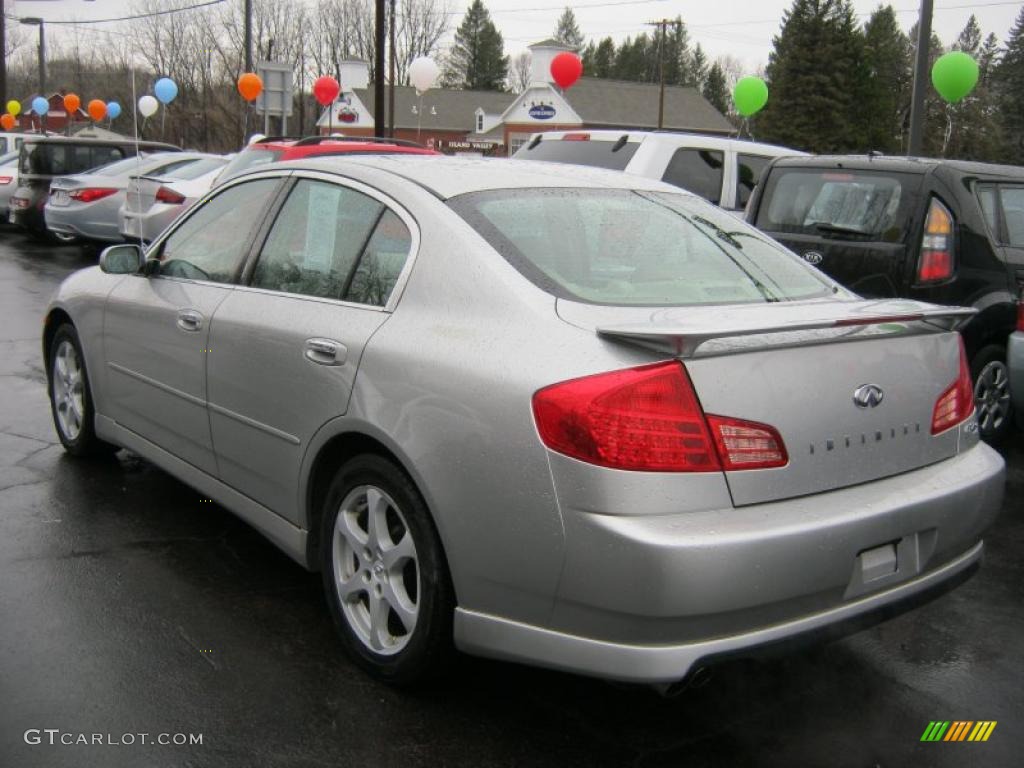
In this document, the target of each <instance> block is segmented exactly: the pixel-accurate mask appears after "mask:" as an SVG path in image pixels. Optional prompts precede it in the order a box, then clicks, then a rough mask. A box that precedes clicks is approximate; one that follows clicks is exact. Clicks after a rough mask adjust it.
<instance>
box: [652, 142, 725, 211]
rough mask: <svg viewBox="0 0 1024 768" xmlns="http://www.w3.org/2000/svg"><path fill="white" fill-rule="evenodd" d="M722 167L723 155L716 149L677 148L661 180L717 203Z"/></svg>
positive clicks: (718, 200) (720, 194) (719, 195)
mask: <svg viewBox="0 0 1024 768" xmlns="http://www.w3.org/2000/svg"><path fill="white" fill-rule="evenodd" d="M724 167H725V155H724V154H723V153H722V152H719V151H717V150H712V149H677V150H676V153H675V154H674V155H672V159H671V160H670V161H669V163H668V167H667V168H666V169H665V173H664V175H663V176H662V177H661V180H662V181H667V182H668V183H669V184H672V185H674V186H677V187H680V188H681V189H685V190H687V191H688V192H693V194H695V195H700V196H701V197H703V198H704V199H705V200H708V201H709V202H712V203H714V204H715V205H718V203H719V202H721V200H722V170H723V168H724Z"/></svg>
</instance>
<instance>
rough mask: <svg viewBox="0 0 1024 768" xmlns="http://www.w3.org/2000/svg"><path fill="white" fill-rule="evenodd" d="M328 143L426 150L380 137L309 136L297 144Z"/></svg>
mask: <svg viewBox="0 0 1024 768" xmlns="http://www.w3.org/2000/svg"><path fill="white" fill-rule="evenodd" d="M328 141H351V142H356V143H358V144H394V145H396V146H399V147H416V148H417V149H426V147H424V146H423V145H422V144H417V143H416V142H415V141H406V140H405V139H387V138H381V137H380V136H307V137H306V138H304V139H300V140H299V141H297V142H295V146H296V147H309V146H313V145H315V144H323V143H325V142H328Z"/></svg>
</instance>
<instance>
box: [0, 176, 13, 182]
mask: <svg viewBox="0 0 1024 768" xmlns="http://www.w3.org/2000/svg"><path fill="white" fill-rule="evenodd" d="M12 181H14V177H13V176H0V184H10V183H11V182H12Z"/></svg>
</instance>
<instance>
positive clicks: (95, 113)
mask: <svg viewBox="0 0 1024 768" xmlns="http://www.w3.org/2000/svg"><path fill="white" fill-rule="evenodd" d="M88 110H89V117H91V118H92V119H93V120H95V121H96V122H97V123H98V122H99V121H100V120H102V119H103V118H104V117H106V116H107V105H106V104H104V103H103V102H102V101H100V100H99V99H93V100H92V101H90V102H89V106H88Z"/></svg>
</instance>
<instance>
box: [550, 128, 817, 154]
mask: <svg viewBox="0 0 1024 768" xmlns="http://www.w3.org/2000/svg"><path fill="white" fill-rule="evenodd" d="M567 134H568V135H571V134H576V135H579V134H587V135H588V136H590V140H591V141H618V140H619V139H621V138H622V137H623V136H626V137H628V138H627V139H626V141H627V142H629V143H640V142H663V143H665V144H670V145H672V146H680V147H686V146H694V147H697V148H699V149H734V150H736V151H737V152H751V151H760V152H764V153H767V154H771V155H797V156H799V155H805V154H806V153H805V152H802V151H800V150H799V149H793V148H791V147H783V146H780V145H778V144H764V143H762V142H759V141H751V140H749V139H734V138H730V137H725V136H710V135H708V134H705V133H687V132H684V131H628V130H614V129H601V130H597V131H592V130H587V129H577V130H570V131H543V132H540V133H535V134H533V136H532V137H531V141H532V140H533V139H534V138H536V137H537V136H540V137H542V140H544V139H548V140H550V139H556V138H557V139H561V138H562V137H563V136H566V135H567Z"/></svg>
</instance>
